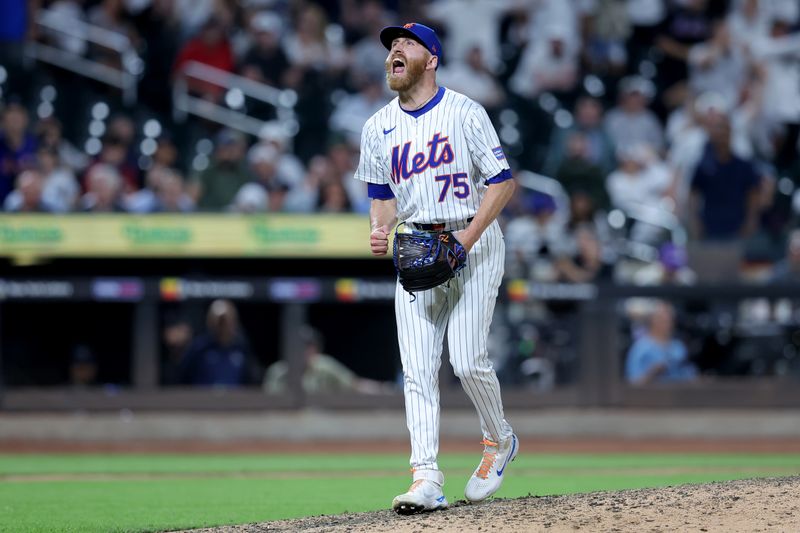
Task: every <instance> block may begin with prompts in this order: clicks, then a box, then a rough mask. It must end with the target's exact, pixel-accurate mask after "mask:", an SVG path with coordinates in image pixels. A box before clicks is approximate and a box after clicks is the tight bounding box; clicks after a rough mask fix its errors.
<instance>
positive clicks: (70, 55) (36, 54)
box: [25, 9, 144, 105]
mask: <svg viewBox="0 0 800 533" xmlns="http://www.w3.org/2000/svg"><path fill="white" fill-rule="evenodd" d="M34 23H35V25H36V26H37V29H38V30H39V34H40V35H43V36H45V37H46V38H51V39H52V40H58V36H59V35H60V36H62V37H67V38H69V39H72V40H74V41H75V42H78V43H81V44H83V43H86V44H89V45H94V46H96V47H100V48H103V49H105V50H110V51H112V52H114V53H116V54H118V55H119V58H120V61H119V64H120V67H119V68H117V67H114V66H110V65H107V64H105V63H102V62H100V61H96V60H94V59H91V58H87V57H84V55H83V49H84V48H85V47H84V46H76V47H73V49H67V48H60V47H57V46H53V45H52V44H51V43H47V42H40V41H34V42H31V43H29V44H28V45H26V50H25V54H26V56H27V58H29V59H32V60H36V61H41V62H42V63H48V64H50V65H55V66H57V67H59V68H62V69H65V70H69V71H70V72H74V73H76V74H79V75H81V76H84V77H86V78H90V79H93V80H96V81H99V82H101V83H104V84H106V85H110V86H111V87H115V88H117V89H119V90H120V91H122V98H123V102H124V103H125V104H126V105H133V104H135V103H136V101H137V84H138V81H139V76H140V75H141V74H142V72H143V71H144V63H143V61H142V59H141V58H140V57H139V56H138V54H137V53H136V50H135V48H134V46H133V43H131V41H130V39H129V38H128V36H127V35H125V34H123V33H119V32H115V31H111V30H108V29H106V28H103V27H100V26H96V25H94V24H89V23H87V22H85V21H83V20H80V19H77V18H74V17H65V16H62V15H60V14H58V13H56V12H53V11H51V10H48V9H42V10H40V11H39V12H37V13H36V17H35V19H34Z"/></svg>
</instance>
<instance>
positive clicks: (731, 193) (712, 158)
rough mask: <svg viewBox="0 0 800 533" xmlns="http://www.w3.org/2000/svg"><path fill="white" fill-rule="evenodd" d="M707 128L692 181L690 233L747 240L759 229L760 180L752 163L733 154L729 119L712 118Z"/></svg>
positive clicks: (718, 116)
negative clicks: (746, 238) (706, 141)
mask: <svg viewBox="0 0 800 533" xmlns="http://www.w3.org/2000/svg"><path fill="white" fill-rule="evenodd" d="M707 128H708V137H709V140H708V144H707V145H706V147H705V149H704V152H703V156H702V157H701V159H700V161H699V163H698V164H697V168H696V169H695V172H694V176H693V177H692V183H691V189H692V193H691V206H690V215H691V219H690V225H689V229H690V231H691V232H692V235H693V236H694V237H695V238H696V239H702V240H708V241H730V240H735V239H741V238H745V237H749V236H750V235H752V234H753V233H755V231H756V230H757V229H758V215H759V212H760V210H761V202H762V198H761V197H762V194H763V193H762V182H761V177H760V175H759V173H758V171H757V169H756V167H755V165H754V164H753V162H752V161H749V160H746V159H742V158H740V157H738V156H737V155H735V154H734V153H733V150H732V148H731V125H730V120H729V119H728V117H726V116H724V115H715V116H713V117H712V118H710V119H709V120H708V124H707Z"/></svg>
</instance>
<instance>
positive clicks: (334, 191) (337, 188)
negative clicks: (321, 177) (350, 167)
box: [317, 180, 353, 213]
mask: <svg viewBox="0 0 800 533" xmlns="http://www.w3.org/2000/svg"><path fill="white" fill-rule="evenodd" d="M352 210H353V208H352V205H351V204H350V198H348V196H347V189H346V188H345V186H344V184H343V183H342V182H341V181H338V180H334V181H329V182H327V183H323V184H322V186H321V187H320V191H319V197H318V199H317V211H318V212H320V213H349V212H351V211H352Z"/></svg>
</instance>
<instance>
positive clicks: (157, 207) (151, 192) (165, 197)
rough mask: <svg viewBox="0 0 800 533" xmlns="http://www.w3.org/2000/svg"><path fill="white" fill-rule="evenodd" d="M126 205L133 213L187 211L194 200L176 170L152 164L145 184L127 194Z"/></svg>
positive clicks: (189, 210) (191, 207)
mask: <svg viewBox="0 0 800 533" xmlns="http://www.w3.org/2000/svg"><path fill="white" fill-rule="evenodd" d="M126 207H127V209H128V210H129V211H131V212H133V213H189V212H191V211H194V202H193V201H192V199H191V197H190V196H189V195H188V194H187V193H186V191H185V189H184V184H183V178H182V177H181V175H180V174H179V173H178V172H176V171H175V170H173V169H171V168H168V167H162V166H154V167H153V168H151V169H150V170H149V171H148V172H147V177H146V186H145V187H143V188H142V189H140V190H138V191H136V192H135V193H133V194H132V195H130V196H128V198H127V199H126Z"/></svg>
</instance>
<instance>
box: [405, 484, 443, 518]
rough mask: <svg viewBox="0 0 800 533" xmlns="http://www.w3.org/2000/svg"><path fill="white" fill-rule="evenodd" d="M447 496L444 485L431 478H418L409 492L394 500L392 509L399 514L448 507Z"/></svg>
mask: <svg viewBox="0 0 800 533" xmlns="http://www.w3.org/2000/svg"><path fill="white" fill-rule="evenodd" d="M447 507H448V504H447V498H445V497H444V493H443V492H442V486H441V485H439V484H438V483H436V482H434V481H431V480H429V479H418V480H416V481H415V482H414V483H412V484H411V488H410V489H408V492H406V493H405V494H401V495H399V496H397V497H395V499H394V500H392V509H394V510H395V512H396V513H397V514H416V513H424V512H427V511H435V510H437V509H447Z"/></svg>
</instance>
